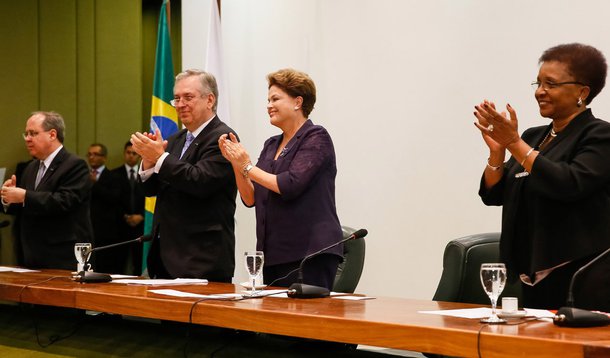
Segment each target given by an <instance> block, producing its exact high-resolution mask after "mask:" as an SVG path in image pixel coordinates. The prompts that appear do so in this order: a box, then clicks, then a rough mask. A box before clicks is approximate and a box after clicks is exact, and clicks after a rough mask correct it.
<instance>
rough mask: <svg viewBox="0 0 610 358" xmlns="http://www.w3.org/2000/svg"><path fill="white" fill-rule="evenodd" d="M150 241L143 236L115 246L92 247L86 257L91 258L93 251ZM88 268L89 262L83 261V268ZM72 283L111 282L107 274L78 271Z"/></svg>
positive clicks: (147, 236) (147, 237) (146, 236)
mask: <svg viewBox="0 0 610 358" xmlns="http://www.w3.org/2000/svg"><path fill="white" fill-rule="evenodd" d="M150 239H151V237H150V235H143V236H140V237H138V238H137V239H133V240H128V241H123V242H117V243H115V244H110V245H106V246H100V247H94V248H93V249H91V250H90V251H89V252H88V254H87V256H88V257H91V254H92V253H93V252H95V251H100V250H106V249H110V248H113V247H117V246H122V245H127V244H131V243H134V242H140V243H141V242H144V241H149V240H150ZM88 266H89V267H90V266H91V264H89V260H87V261H85V265H84V267H88ZM73 279H74V281H77V282H80V283H93V282H110V281H112V277H111V276H110V275H109V274H107V273H99V272H93V271H87V270H83V271H80V272H79V273H78V274H76V276H74V277H73Z"/></svg>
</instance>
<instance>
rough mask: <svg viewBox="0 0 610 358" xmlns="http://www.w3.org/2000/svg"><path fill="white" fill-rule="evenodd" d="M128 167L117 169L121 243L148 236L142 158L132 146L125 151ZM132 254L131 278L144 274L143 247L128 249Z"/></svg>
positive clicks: (133, 245)
mask: <svg viewBox="0 0 610 358" xmlns="http://www.w3.org/2000/svg"><path fill="white" fill-rule="evenodd" d="M123 158H124V164H123V165H121V166H120V167H118V168H116V169H113V170H112V174H114V176H115V178H116V180H117V183H118V187H119V190H120V195H119V217H120V224H119V235H120V241H121V242H124V241H128V240H133V239H136V238H138V237H140V236H142V234H143V233H144V192H143V190H142V184H141V183H140V182H139V180H138V171H139V165H138V164H139V162H140V155H139V154H138V153H136V151H135V150H133V146H132V144H131V142H127V143H125V146H124V148H123ZM125 248H126V251H127V252H128V258H127V262H128V263H129V264H128V269H127V272H126V273H127V274H130V275H138V276H139V275H141V274H142V244H129V245H127V246H125Z"/></svg>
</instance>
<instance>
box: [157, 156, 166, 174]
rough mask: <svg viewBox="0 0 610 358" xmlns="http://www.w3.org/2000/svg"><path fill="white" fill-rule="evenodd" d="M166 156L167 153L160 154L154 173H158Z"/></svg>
mask: <svg viewBox="0 0 610 358" xmlns="http://www.w3.org/2000/svg"><path fill="white" fill-rule="evenodd" d="M168 155H169V153H168V152H165V153H163V154H161V156H160V157H159V159H157V163H156V164H155V173H159V171H160V170H161V166H162V165H163V161H164V160H165V158H167V156H168Z"/></svg>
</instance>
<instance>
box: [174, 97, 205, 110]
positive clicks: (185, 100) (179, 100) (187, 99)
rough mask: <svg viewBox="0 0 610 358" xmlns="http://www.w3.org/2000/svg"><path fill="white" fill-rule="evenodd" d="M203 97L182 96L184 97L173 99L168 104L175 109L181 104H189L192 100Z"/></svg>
mask: <svg viewBox="0 0 610 358" xmlns="http://www.w3.org/2000/svg"><path fill="white" fill-rule="evenodd" d="M203 96H204V95H201V96H190V95H189V96H184V97H174V99H172V100H171V101H169V104H171V105H172V107H176V106H177V105H178V104H180V103H182V104H184V105H186V104H188V103H191V101H192V100H194V99H195V98H197V97H203Z"/></svg>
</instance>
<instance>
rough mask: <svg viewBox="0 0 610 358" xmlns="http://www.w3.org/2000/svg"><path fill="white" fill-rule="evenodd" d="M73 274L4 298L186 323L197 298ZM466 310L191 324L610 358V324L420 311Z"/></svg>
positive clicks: (423, 303)
mask: <svg viewBox="0 0 610 358" xmlns="http://www.w3.org/2000/svg"><path fill="white" fill-rule="evenodd" d="M51 277H54V278H53V279H51V280H49V278H51ZM69 277H70V273H69V272H67V271H58V270H45V271H42V272H36V273H19V274H18V273H0V299H4V300H10V301H21V302H29V303H35V304H45V305H53V306H62V307H73V308H79V309H86V310H95V311H103V312H109V313H116V314H124V315H131V316H139V317H147V318H157V319H162V320H173V321H179V322H189V312H190V310H191V307H192V306H193V303H194V302H195V301H196V299H192V298H175V297H170V296H164V295H159V294H155V293H152V292H149V291H148V290H149V287H147V286H142V285H122V284H116V283H98V284H80V283H76V282H73V281H71V280H70V279H69ZM154 288H155V289H158V288H172V289H176V290H181V291H187V292H192V293H198V294H216V293H230V292H241V290H242V288H241V287H240V286H236V285H231V284H221V283H210V284H208V285H185V286H171V287H169V286H168V287H159V286H155V287H154ZM469 307H476V306H475V305H468V304H458V303H450V302H435V301H427V300H413V299H403V298H387V297H379V298H376V299H373V300H362V301H346V300H339V299H333V298H323V299H301V300H299V299H289V298H274V297H266V298H260V299H251V300H244V301H203V302H200V303H198V304H197V305H196V307H195V308H194V310H193V315H192V322H193V323H196V324H203V325H210V326H217V327H226V328H234V329H240V330H249V331H256V332H263V333H271V334H279V335H286V336H295V337H303V338H312V339H321V340H328V341H337V342H346V343H355V344H366V345H373V346H380V347H388V348H397V349H406V350H412V351H420V352H430V353H438V354H445V355H453V356H465V357H477V356H478V351H477V340H478V339H479V338H478V333H479V330H481V333H480V342H479V345H480V351H481V355H482V357H486V358H487V357H489V358H493V357H587V358H597V357H610V327H602V328H561V327H557V326H555V325H553V324H552V323H550V322H543V321H532V322H528V323H524V324H522V325H496V326H484V327H482V325H481V323H479V322H478V320H472V319H463V318H455V317H447V316H439V315H431V314H423V313H418V311H422V310H439V309H456V308H469Z"/></svg>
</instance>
